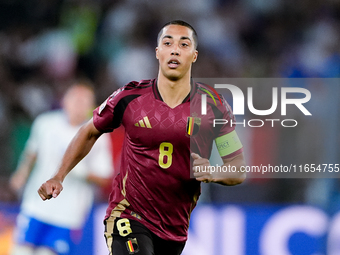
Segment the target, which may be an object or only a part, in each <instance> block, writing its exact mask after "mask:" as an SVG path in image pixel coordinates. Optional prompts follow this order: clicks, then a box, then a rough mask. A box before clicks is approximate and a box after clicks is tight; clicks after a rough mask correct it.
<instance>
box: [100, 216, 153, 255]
mask: <svg viewBox="0 0 340 255" xmlns="http://www.w3.org/2000/svg"><path fill="white" fill-rule="evenodd" d="M105 239H106V244H107V246H108V248H109V251H110V255H111V254H114V255H130V254H136V255H154V248H153V240H152V235H151V232H150V231H149V230H148V229H147V228H146V227H145V226H144V225H143V224H141V223H139V222H138V221H135V220H129V219H125V218H113V217H110V218H109V219H107V220H106V221H105Z"/></svg>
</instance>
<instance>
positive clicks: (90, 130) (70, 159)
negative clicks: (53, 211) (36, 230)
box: [38, 119, 102, 200]
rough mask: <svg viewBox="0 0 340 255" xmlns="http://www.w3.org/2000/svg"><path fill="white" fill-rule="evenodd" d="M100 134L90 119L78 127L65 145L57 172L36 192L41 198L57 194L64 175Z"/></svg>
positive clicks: (48, 197)
mask: <svg viewBox="0 0 340 255" xmlns="http://www.w3.org/2000/svg"><path fill="white" fill-rule="evenodd" d="M101 134H102V133H101V132H99V131H98V130H97V129H96V127H95V126H94V125H93V121H92V119H91V120H90V121H88V122H87V123H86V124H84V125H83V126H82V127H81V128H80V129H79V131H78V132H77V134H76V136H75V137H74V138H73V139H72V141H71V143H70V144H69V146H68V147H67V150H66V152H65V154H64V156H63V159H62V161H61V165H60V167H59V170H58V172H57V173H56V174H55V175H54V176H53V177H52V178H51V179H49V180H48V181H47V182H45V183H44V184H42V185H41V187H40V188H39V190H38V193H39V195H40V197H41V198H42V200H46V199H50V198H52V197H57V196H58V195H59V193H60V192H61V191H62V189H63V187H62V182H63V181H64V179H65V177H66V175H67V174H68V173H69V172H70V171H71V170H72V169H73V168H74V167H75V166H76V165H77V164H78V163H79V162H80V161H81V160H82V159H83V158H84V157H85V156H86V155H87V154H88V153H89V152H90V150H91V148H92V147H93V145H94V143H95V142H96V141H97V139H98V138H99V137H100V135H101Z"/></svg>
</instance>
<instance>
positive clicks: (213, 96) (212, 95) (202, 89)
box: [196, 82, 225, 105]
mask: <svg viewBox="0 0 340 255" xmlns="http://www.w3.org/2000/svg"><path fill="white" fill-rule="evenodd" d="M196 86H197V94H198V95H204V94H205V95H207V102H208V103H213V104H215V105H217V102H219V103H220V105H223V103H224V102H223V101H225V99H224V98H223V96H222V95H221V94H219V93H218V92H217V91H216V90H215V89H214V88H213V87H212V86H210V85H208V84H205V83H201V82H196Z"/></svg>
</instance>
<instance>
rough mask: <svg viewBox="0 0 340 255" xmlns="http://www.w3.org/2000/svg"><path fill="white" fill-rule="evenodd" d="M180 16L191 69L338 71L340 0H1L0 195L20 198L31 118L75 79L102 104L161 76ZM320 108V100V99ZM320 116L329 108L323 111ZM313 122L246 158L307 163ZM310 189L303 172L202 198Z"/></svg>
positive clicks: (213, 190) (235, 73)
mask: <svg viewBox="0 0 340 255" xmlns="http://www.w3.org/2000/svg"><path fill="white" fill-rule="evenodd" d="M174 19H183V20H185V21H187V22H189V23H190V24H192V25H193V26H194V27H195V29H196V30H197V33H198V38H199V39H198V40H199V45H198V51H199V58H198V61H197V63H195V64H194V66H193V77H231V78H266V77H276V78H280V77H315V78H316V77H320V78H330V77H337V78H339V76H340V47H339V45H340V33H339V31H340V2H339V1H336V0H303V1H293V0H270V1H266V0H258V1H252V0H187V1H182V0H172V1H170V2H169V1H165V0H159V1H151V0H125V1H124V0H116V1H110V0H49V1H46V0H30V1H23V0H0V123H1V125H0V141H1V142H0V201H16V199H17V198H16V196H15V195H14V194H13V193H11V192H9V191H8V188H7V181H8V178H9V176H10V175H11V174H12V173H13V171H14V169H15V168H16V165H17V163H18V161H19V160H20V153H21V151H22V150H23V146H24V144H25V141H26V139H27V137H28V134H29V130H30V126H31V123H32V121H33V119H34V118H35V117H36V116H37V115H39V114H40V113H42V112H44V111H47V110H51V109H56V108H59V107H60V99H61V96H62V95H63V93H64V91H65V90H66V88H67V87H68V86H69V85H70V84H71V83H72V82H73V81H74V80H75V79H79V78H84V77H85V78H87V79H90V80H91V81H92V82H93V83H94V84H95V86H96V87H95V89H96V97H97V103H98V104H99V103H101V102H102V101H103V100H105V98H106V97H107V96H108V95H110V94H111V93H112V92H113V91H114V90H116V89H117V88H119V87H120V86H123V85H124V84H126V83H127V82H129V81H131V80H140V79H146V78H154V77H156V75H157V71H158V69H157V61H156V58H155V51H154V49H155V47H156V38H157V34H158V32H159V29H160V27H162V25H163V24H165V23H166V22H167V21H169V20H174ZM339 86H340V84H339ZM318 89H319V92H320V94H318V95H319V97H318V100H319V101H318V100H316V102H317V103H325V102H326V101H327V103H328V104H329V106H330V107H331V106H334V103H335V102H336V101H337V100H338V99H337V98H338V97H339V96H340V94H338V95H333V99H331V100H330V99H329V98H328V97H327V99H325V98H323V97H322V96H324V97H326V96H325V95H331V94H332V91H333V90H331V92H330V91H325V88H318ZM336 91H337V92H339V90H336ZM327 93H328V94H327ZM322 100H325V101H322ZM332 100H334V101H332ZM338 106H339V105H338ZM314 108H315V111H317V110H318V107H317V105H314ZM326 108H327V107H326ZM326 108H325V109H326ZM339 108H340V107H339ZM327 109H328V108H327ZM327 112H328V113H330V112H329V111H327ZM333 114H338V115H335V118H334V116H333V117H331V116H329V118H332V121H333V122H332V124H333V125H335V126H333V129H334V128H335V131H332V132H333V133H332V132H331V134H335V135H338V134H337V131H336V127H340V123H339V122H340V121H339V114H340V113H339V111H336V110H335V111H334V112H333ZM319 116H321V117H322V116H323V117H324V118H325V116H324V112H321V113H320V115H319ZM325 119H327V118H325ZM320 120H322V119H320ZM311 126H312V128H313V124H312V123H304V124H303V125H302V127H306V128H307V129H308V128H309V129H308V130H310V131H308V132H305V130H306V129H303V130H302V131H301V129H300V130H299V131H297V132H296V134H295V138H294V139H295V140H294V139H293V138H291V139H293V140H292V141H289V139H288V140H287V139H285V138H284V137H282V132H281V137H279V136H276V137H277V140H276V141H273V140H271V141H266V142H265V144H266V145H267V147H266V146H262V147H261V148H263V150H264V151H263V152H262V153H261V151H260V149H261V148H260V149H259V150H254V151H250V156H249V158H250V159H249V161H250V162H252V163H256V162H255V161H258V162H260V161H261V160H262V159H263V158H264V160H266V159H267V158H269V159H268V162H271V163H273V164H275V162H284V161H285V160H288V161H289V159H291V157H292V156H293V157H301V158H299V159H298V160H301V159H302V158H303V157H305V158H303V159H304V160H305V161H304V162H305V163H307V162H308V160H309V159H310V158H311V157H312V158H313V157H315V155H314V154H315V153H316V154H318V153H317V152H315V150H316V149H315V148H316V147H310V146H309V145H308V142H310V141H311V136H310V135H311V134H313V132H316V133H318V132H319V131H318V130H315V129H310V127H311ZM315 128H320V127H319V126H317V125H316V126H315ZM337 130H339V129H337ZM257 132H258V133H257V134H256V138H257V139H260V138H261V137H262V138H264V139H265V136H266V134H268V133H266V132H275V131H273V130H272V129H270V130H265V131H257ZM261 132H262V133H261ZM277 132H278V131H277ZM299 132H300V133H299ZM273 137H274V136H273ZM290 137H292V136H290ZM299 137H300V138H299ZM316 138H318V139H320V137H316ZM331 139H333V138H332V137H331ZM254 140H255V138H254V139H253V141H254ZM316 140H317V139H316ZM280 141H281V145H280V148H277V147H278V146H277V144H278V143H280ZM333 141H335V145H332V147H331V148H332V151H331V153H334V156H333V158H332V159H329V160H330V161H333V160H338V162H339V158H340V149H339V145H336V144H337V142H339V143H338V144H340V138H339V135H338V137H334V140H333ZM306 142H307V143H306ZM292 143H293V144H295V145H292ZM306 144H307V145H306ZM290 146H297V147H299V146H300V147H301V149H300V150H299V151H305V148H306V147H308V148H309V150H307V152H306V153H305V154H307V155H305V154H303V153H301V155H291V154H290V152H291V150H290V148H291V147H290ZM250 147H251V146H250ZM266 148H267V149H266ZM273 148H274V149H273ZM275 148H277V149H275ZM326 148H329V144H328V143H324V144H323V143H322V142H321V144H320V146H317V150H318V151H322V150H325V149H326ZM313 155H314V156H313ZM323 163H325V162H323ZM326 186H327V185H326ZM222 188H224V187H222ZM306 190H308V183H307V184H306V180H293V179H290V180H285V179H278V180H272V181H268V180H265V181H263V180H260V179H258V180H255V181H249V182H248V183H246V184H245V185H243V186H242V187H241V186H240V187H237V188H235V189H227V191H222V189H221V187H217V186H214V185H213V186H211V187H210V188H209V192H208V195H206V196H205V199H206V201H213V202H228V201H229V202H230V201H231V202H237V201H240V202H249V201H250V202H251V201H253V202H305V201H306V199H307V198H306V197H308V196H305V195H303V194H304V192H305V191H306ZM273 191H275V192H273ZM225 193H227V195H225ZM228 194H229V195H228ZM254 194H256V196H255V197H256V198H254ZM251 195H252V197H251Z"/></svg>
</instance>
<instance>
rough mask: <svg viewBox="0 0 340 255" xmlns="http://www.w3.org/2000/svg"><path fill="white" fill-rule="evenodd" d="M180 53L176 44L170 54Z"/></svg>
mask: <svg viewBox="0 0 340 255" xmlns="http://www.w3.org/2000/svg"><path fill="white" fill-rule="evenodd" d="M180 54H181V52H180V50H179V47H178V46H177V45H175V46H174V48H173V49H172V51H171V56H179V55H180Z"/></svg>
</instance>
